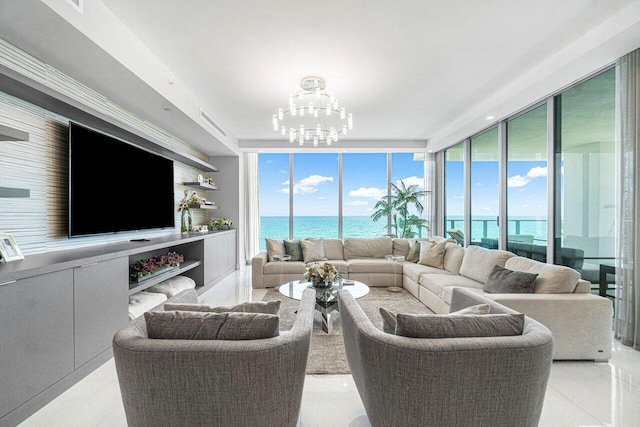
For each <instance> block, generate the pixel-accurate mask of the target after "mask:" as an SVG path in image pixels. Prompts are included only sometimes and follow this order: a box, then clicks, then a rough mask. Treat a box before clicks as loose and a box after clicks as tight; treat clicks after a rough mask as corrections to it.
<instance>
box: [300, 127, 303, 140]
mask: <svg viewBox="0 0 640 427" xmlns="http://www.w3.org/2000/svg"><path fill="white" fill-rule="evenodd" d="M302 138H304V125H300V139H302Z"/></svg>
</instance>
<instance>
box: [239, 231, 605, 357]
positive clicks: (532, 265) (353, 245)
mask: <svg viewBox="0 0 640 427" xmlns="http://www.w3.org/2000/svg"><path fill="white" fill-rule="evenodd" d="M421 240H423V241H431V242H434V243H441V242H443V241H446V243H445V244H444V246H445V249H444V253H443V257H442V263H441V265H440V266H439V267H441V268H438V267H433V266H428V265H423V264H420V263H414V262H411V261H403V262H393V261H389V260H387V259H385V256H386V255H396V256H405V257H407V256H408V255H409V252H410V251H411V248H412V246H413V245H415V244H418V243H419V242H416V240H415V239H392V238H389V237H379V238H372V239H362V238H346V239H345V240H344V242H342V241H341V240H339V239H326V240H324V241H323V244H324V250H325V256H324V258H325V259H326V261H325V262H329V263H331V264H333V265H335V266H336V267H337V268H338V269H339V270H340V273H341V274H342V276H343V277H345V278H349V279H353V280H359V281H362V282H364V283H366V284H368V285H369V286H403V287H404V288H405V289H406V290H407V291H408V292H409V293H411V295H413V296H414V297H415V298H417V299H418V300H420V301H421V302H422V303H423V304H425V305H426V306H427V307H428V308H429V309H430V310H432V311H433V312H435V313H448V312H449V306H450V304H451V295H452V292H453V289H455V288H456V287H463V288H467V289H470V290H471V291H473V292H478V293H479V294H482V295H484V296H485V297H487V298H490V299H492V300H494V301H496V302H499V303H500V304H503V305H505V306H507V307H509V308H511V309H513V310H516V311H518V312H521V313H524V314H526V315H527V316H530V317H532V318H533V319H535V320H537V321H539V322H540V323H542V324H544V325H545V326H546V327H548V328H549V329H550V330H551V332H553V334H554V338H555V348H554V356H553V357H554V359H555V360H596V361H605V360H608V359H609V358H610V356H611V338H612V314H613V313H612V303H611V301H610V300H608V299H607V298H603V297H599V296H596V295H592V294H591V293H590V283H589V282H587V281H585V280H582V279H581V278H580V273H578V272H577V271H575V270H573V269H571V268H569V267H565V266H558V265H551V264H545V263H541V262H539V261H535V260H532V259H529V258H525V257H519V256H516V255H515V254H513V253H511V252H508V251H501V250H493V249H486V248H482V247H478V246H470V247H468V248H463V247H461V246H458V245H456V244H455V243H453V242H452V241H448V240H447V239H444V238H442V237H438V236H436V237H431V238H429V239H421ZM269 255H270V254H267V252H264V251H263V252H261V253H259V254H258V255H256V256H255V257H254V258H253V259H252V284H253V287H254V288H267V287H274V286H278V285H280V284H282V283H285V282H287V281H289V280H299V279H302V275H303V274H304V271H305V267H306V264H305V262H304V261H295V262H292V261H288V262H282V261H270V259H269ZM495 265H499V266H500V267H504V268H507V269H509V270H513V271H523V272H529V273H534V274H538V277H537V278H536V280H535V282H534V292H533V293H487V292H485V291H484V290H483V287H484V284H485V282H486V281H487V278H488V276H489V274H490V272H491V270H492V269H493V267H494V266H495Z"/></svg>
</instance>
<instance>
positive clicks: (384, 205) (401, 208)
mask: <svg viewBox="0 0 640 427" xmlns="http://www.w3.org/2000/svg"><path fill="white" fill-rule="evenodd" d="M389 185H390V186H391V191H392V194H391V195H387V196H383V197H382V198H381V199H380V200H378V202H377V203H376V204H375V206H374V209H376V211H375V212H374V213H373V214H372V215H371V219H373V220H374V221H378V220H379V219H380V218H383V217H384V218H388V217H391V227H392V228H393V230H394V231H395V233H394V234H395V235H396V236H398V237H415V235H416V233H417V230H420V228H423V227H424V228H427V220H425V219H423V218H420V217H418V216H416V215H414V214H411V215H410V214H409V208H410V207H411V206H414V207H415V208H416V210H417V211H418V213H419V214H422V212H423V210H424V206H423V205H422V202H421V201H420V199H421V198H422V197H424V196H425V195H426V194H428V193H429V192H428V191H425V190H418V186H417V185H409V186H406V185H405V183H404V181H402V180H400V181H399V182H398V185H396V184H394V183H392V182H390V183H389Z"/></svg>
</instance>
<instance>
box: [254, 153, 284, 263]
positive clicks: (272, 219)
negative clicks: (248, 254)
mask: <svg viewBox="0 0 640 427" xmlns="http://www.w3.org/2000/svg"><path fill="white" fill-rule="evenodd" d="M258 183H259V184H258V185H259V187H258V188H259V195H260V196H259V204H260V206H259V208H260V249H262V250H264V249H265V240H264V239H266V238H269V239H282V238H283V237H288V236H289V155H288V154H260V155H259V156H258Z"/></svg>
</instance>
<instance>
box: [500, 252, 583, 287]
mask: <svg viewBox="0 0 640 427" xmlns="http://www.w3.org/2000/svg"><path fill="white" fill-rule="evenodd" d="M505 267H506V268H508V269H510V270H514V271H525V272H527V273H533V274H537V275H538V277H537V278H536V281H535V282H534V284H533V286H534V292H535V293H537V294H563V293H572V292H574V291H575V289H576V285H577V284H578V280H579V279H580V273H578V272H577V271H576V270H574V269H572V268H569V267H565V266H562V265H552V264H544V263H542V262H539V261H535V260H532V259H529V258H524V257H514V258H511V259H510V260H509V261H507V263H506V264H505Z"/></svg>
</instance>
